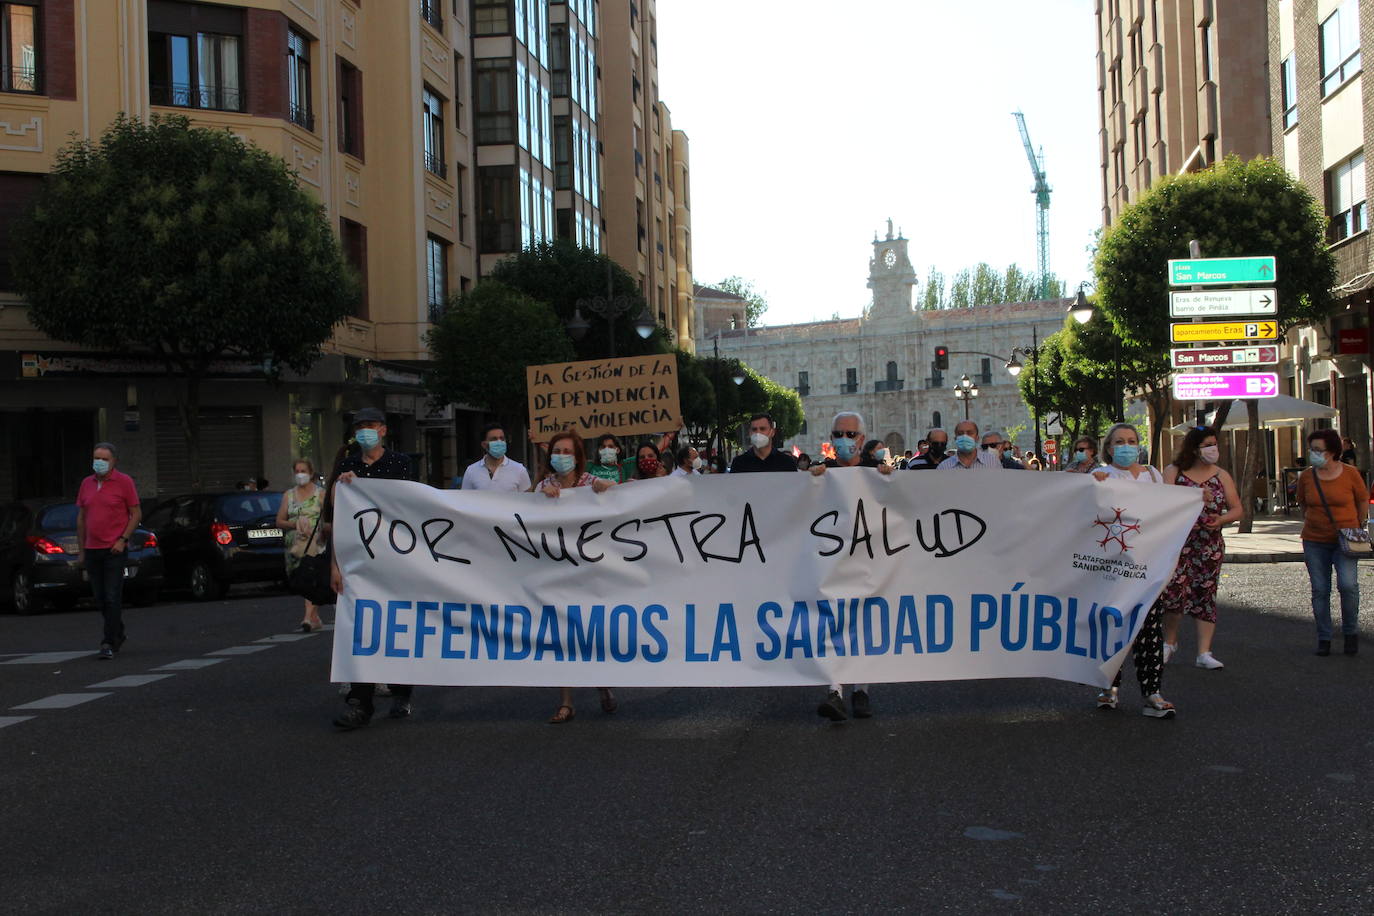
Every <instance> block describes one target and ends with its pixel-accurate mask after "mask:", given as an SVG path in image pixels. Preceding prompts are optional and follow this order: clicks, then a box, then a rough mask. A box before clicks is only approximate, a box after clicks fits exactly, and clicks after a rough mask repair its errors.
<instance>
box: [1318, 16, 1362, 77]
mask: <svg viewBox="0 0 1374 916" xmlns="http://www.w3.org/2000/svg"><path fill="white" fill-rule="evenodd" d="M1321 43H1322V47H1321V52H1322V98H1326V97H1327V96H1328V95H1330V94H1331V93H1333V92H1335V91H1336V90H1337V89H1339V88H1340V87H1341V86H1342V85H1344V84H1345V81H1346V80H1348V79H1350V78H1351V77H1353V76H1354V75H1355V74H1356V73H1358V72H1360V6H1359V3H1357V2H1355V0H1345V2H1344V3H1342V4H1341V5H1340V7H1339V8H1338V9H1337V10H1336V12H1334V13H1332V14H1331V15H1330V16H1328V17H1327V19H1326V21H1325V22H1323V23H1322V34H1321Z"/></svg>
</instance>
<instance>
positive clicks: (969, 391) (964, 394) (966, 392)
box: [954, 375, 978, 420]
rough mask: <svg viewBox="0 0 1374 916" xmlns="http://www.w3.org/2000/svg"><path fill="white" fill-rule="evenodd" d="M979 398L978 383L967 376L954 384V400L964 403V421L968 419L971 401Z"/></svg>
mask: <svg viewBox="0 0 1374 916" xmlns="http://www.w3.org/2000/svg"><path fill="white" fill-rule="evenodd" d="M976 397H978V383H977V382H974V381H972V380H970V379H969V377H968V376H967V375H965V376H963V377H961V378H960V379H959V381H957V382H955V383H954V400H956V401H963V402H964V419H965V420H967V419H968V407H969V401H972V400H973V399H974V398H976Z"/></svg>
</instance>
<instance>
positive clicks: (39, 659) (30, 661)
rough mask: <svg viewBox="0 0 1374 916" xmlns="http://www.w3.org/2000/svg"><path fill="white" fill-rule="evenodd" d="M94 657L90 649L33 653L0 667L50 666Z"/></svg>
mask: <svg viewBox="0 0 1374 916" xmlns="http://www.w3.org/2000/svg"><path fill="white" fill-rule="evenodd" d="M94 657H95V652H93V651H91V650H90V649H87V650H85V651H84V652H34V653H33V654H31V655H21V656H19V657H18V658H12V659H10V660H9V661H7V662H0V665H51V664H53V663H55V662H69V661H71V660H72V659H74V658H94Z"/></svg>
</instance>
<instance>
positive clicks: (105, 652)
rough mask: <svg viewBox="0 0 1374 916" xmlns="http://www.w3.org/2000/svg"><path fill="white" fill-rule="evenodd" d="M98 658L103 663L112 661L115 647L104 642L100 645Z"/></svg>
mask: <svg viewBox="0 0 1374 916" xmlns="http://www.w3.org/2000/svg"><path fill="white" fill-rule="evenodd" d="M97 657H98V658H100V659H101V660H102V661H109V660H110V659H112V658H114V646H112V645H110V644H109V643H107V642H102V643H101V644H100V655H99V656H97Z"/></svg>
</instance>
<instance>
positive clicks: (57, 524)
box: [0, 500, 163, 614]
mask: <svg viewBox="0 0 1374 916" xmlns="http://www.w3.org/2000/svg"><path fill="white" fill-rule="evenodd" d="M76 511H77V510H76V504H75V503H73V502H68V501H65V500H63V501H46V500H25V501H21V502H14V503H9V504H7V505H4V506H0V584H3V595H4V599H3V600H5V601H7V602H8V603H9V604H10V606H11V607H13V608H14V610H15V611H17V612H19V613H20V614H36V613H38V612H39V611H42V610H45V609H47V608H57V609H58V610H69V609H70V608H72V607H73V606H74V605H75V604H76V602H77V601H78V600H79V599H81V598H84V597H87V596H89V595H90V593H91V586H90V582H89V581H88V580H87V579H86V571H85V569H84V568H83V567H82V565H81V563H80V562H79V559H78V550H77V544H76ZM162 574H163V565H162V554H161V553H160V551H159V550H158V543H157V537H156V536H155V535H154V534H153V532H152V531H150V530H149V529H148V528H146V527H144V526H140V527H138V528H136V529H135V530H134V536H133V537H132V538H131V539H130V541H129V549H128V561H127V563H126V565H125V567H124V600H125V601H126V602H128V603H130V604H135V605H139V606H146V605H149V604H152V603H153V602H154V601H156V600H157V596H158V592H159V591H160V590H161V588H162Z"/></svg>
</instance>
